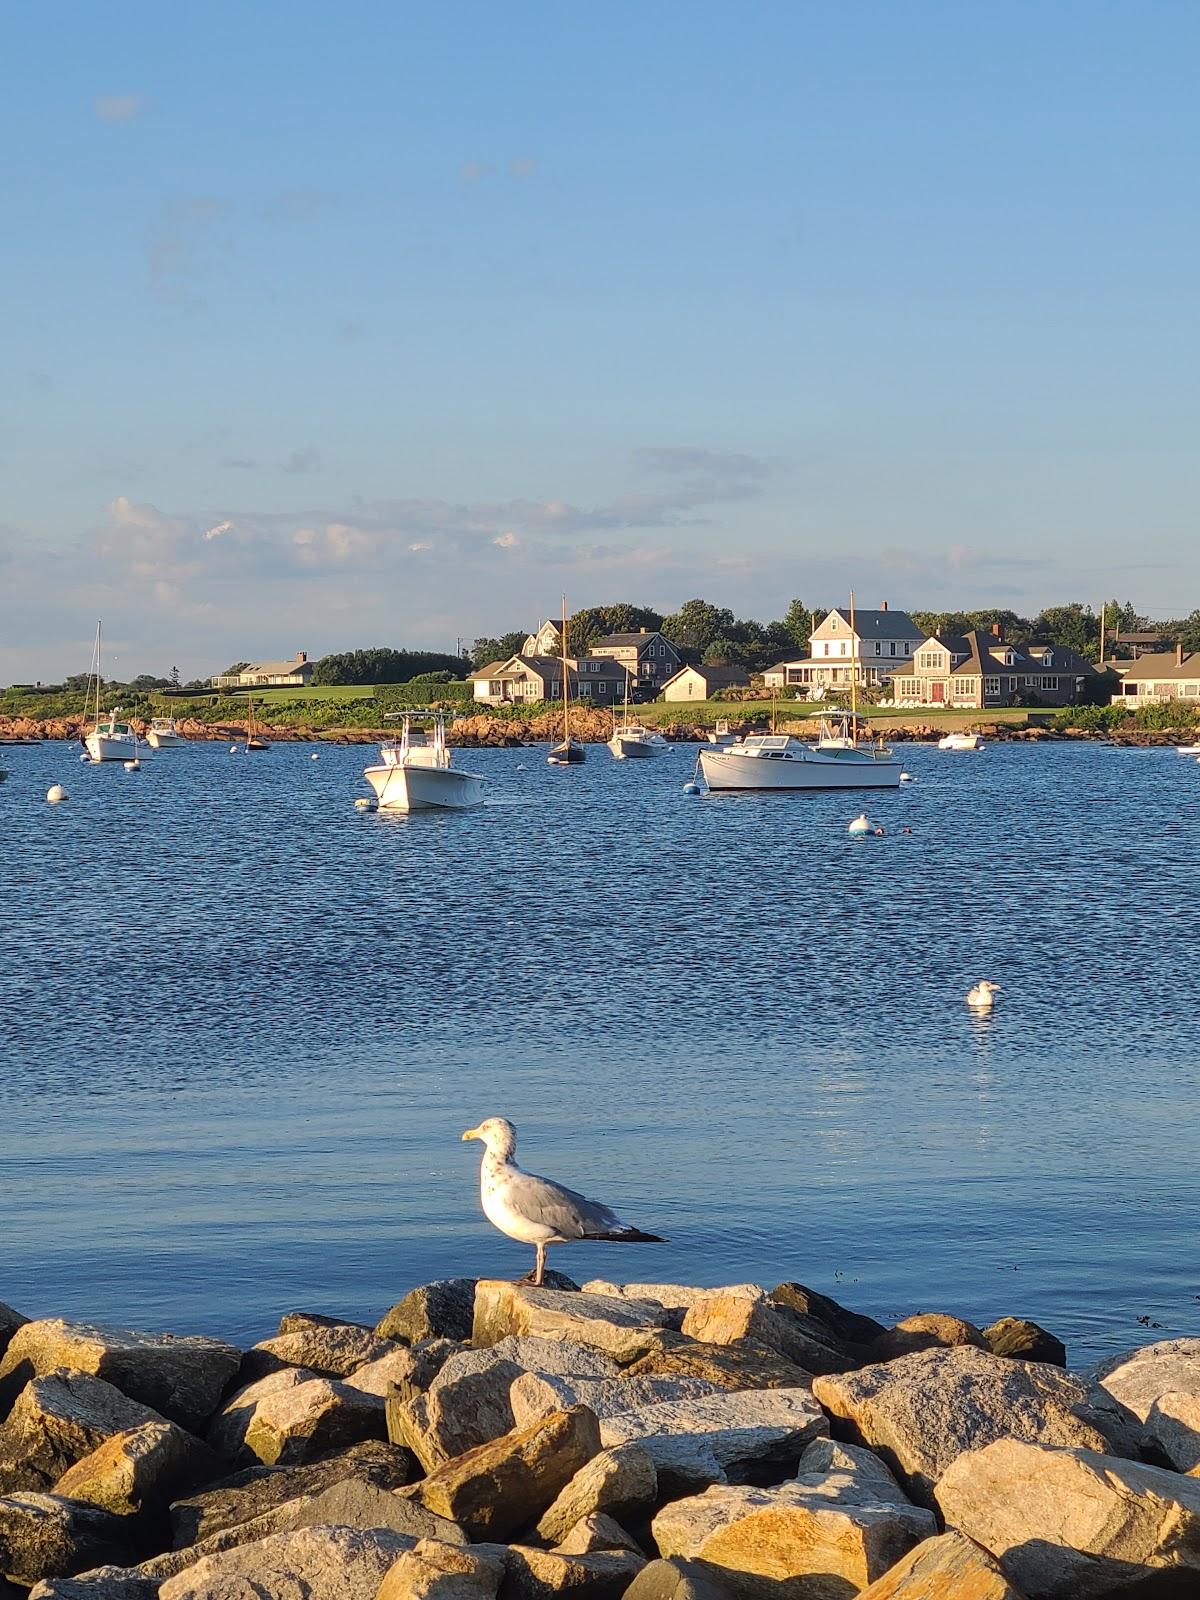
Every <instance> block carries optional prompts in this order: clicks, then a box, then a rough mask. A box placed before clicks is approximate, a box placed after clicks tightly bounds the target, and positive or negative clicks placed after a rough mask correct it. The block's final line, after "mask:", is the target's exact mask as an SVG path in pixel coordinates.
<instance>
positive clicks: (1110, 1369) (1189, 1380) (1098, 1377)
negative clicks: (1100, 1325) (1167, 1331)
mask: <svg viewBox="0 0 1200 1600" xmlns="http://www.w3.org/2000/svg"><path fill="white" fill-rule="evenodd" d="M1088 1379H1089V1381H1090V1382H1091V1383H1093V1384H1094V1385H1096V1386H1097V1387H1098V1388H1101V1389H1103V1390H1104V1392H1105V1393H1106V1394H1107V1395H1110V1396H1111V1397H1112V1398H1113V1399H1114V1400H1116V1401H1118V1402H1119V1403H1120V1404H1121V1405H1122V1406H1124V1407H1125V1408H1126V1410H1127V1411H1129V1412H1132V1414H1133V1415H1134V1416H1135V1417H1137V1418H1138V1420H1139V1421H1141V1422H1145V1420H1146V1418H1147V1417H1148V1416H1149V1415H1150V1408H1151V1406H1153V1404H1154V1402H1155V1401H1156V1400H1157V1399H1158V1398H1159V1396H1160V1395H1164V1394H1200V1339H1160V1340H1159V1341H1158V1343H1157V1344H1148V1345H1144V1346H1143V1347H1142V1348H1141V1349H1140V1350H1129V1351H1126V1353H1125V1354H1124V1355H1119V1356H1112V1357H1110V1358H1109V1360H1107V1361H1102V1362H1101V1363H1100V1365H1099V1366H1097V1367H1093V1368H1092V1370H1091V1372H1090V1373H1089V1374H1088Z"/></svg>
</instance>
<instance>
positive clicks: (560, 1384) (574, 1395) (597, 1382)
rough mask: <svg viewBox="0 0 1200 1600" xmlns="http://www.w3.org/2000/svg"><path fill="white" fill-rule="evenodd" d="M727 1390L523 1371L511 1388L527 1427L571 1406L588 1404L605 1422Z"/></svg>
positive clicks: (684, 1382) (694, 1382)
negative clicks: (661, 1404)
mask: <svg viewBox="0 0 1200 1600" xmlns="http://www.w3.org/2000/svg"><path fill="white" fill-rule="evenodd" d="M723 1392H724V1391H723V1390H722V1389H720V1388H719V1386H718V1385H717V1384H715V1383H708V1382H706V1380H705V1379H703V1378H560V1377H557V1376H555V1375H553V1374H550V1373H540V1372H523V1373H521V1374H519V1376H518V1377H517V1378H516V1379H515V1380H514V1382H513V1385H512V1388H511V1389H510V1390H509V1394H508V1397H509V1402H510V1404H511V1406H512V1414H513V1422H514V1425H515V1426H516V1427H518V1428H527V1427H529V1425H530V1424H531V1423H533V1422H539V1421H540V1420H541V1419H542V1418H543V1417H548V1416H549V1415H550V1413H551V1412H552V1411H563V1410H565V1409H566V1407H567V1406H586V1407H587V1408H588V1410H589V1411H591V1412H592V1413H594V1415H595V1416H596V1417H597V1418H599V1419H600V1420H601V1421H603V1420H604V1419H605V1418H606V1417H616V1416H620V1414H621V1413H622V1412H624V1411H636V1410H638V1409H639V1408H640V1407H641V1406H652V1405H657V1404H659V1402H660V1401H663V1400H698V1399H700V1398H701V1397H702V1396H704V1395H710V1394H721V1393H723Z"/></svg>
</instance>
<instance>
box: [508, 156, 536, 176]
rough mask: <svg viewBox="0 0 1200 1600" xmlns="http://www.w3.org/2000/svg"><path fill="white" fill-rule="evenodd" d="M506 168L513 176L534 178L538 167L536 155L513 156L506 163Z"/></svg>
mask: <svg viewBox="0 0 1200 1600" xmlns="http://www.w3.org/2000/svg"><path fill="white" fill-rule="evenodd" d="M508 170H509V172H510V173H511V174H512V176H513V177H514V178H536V177H537V175H538V171H539V167H538V160H537V157H536V156H514V157H513V159H512V160H511V161H510V162H509V163H508Z"/></svg>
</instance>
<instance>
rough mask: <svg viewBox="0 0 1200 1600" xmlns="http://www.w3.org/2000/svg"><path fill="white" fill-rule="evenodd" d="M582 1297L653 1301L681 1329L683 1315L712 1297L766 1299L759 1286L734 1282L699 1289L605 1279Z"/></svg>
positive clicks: (593, 1283)
mask: <svg viewBox="0 0 1200 1600" xmlns="http://www.w3.org/2000/svg"><path fill="white" fill-rule="evenodd" d="M581 1293H583V1294H603V1295H607V1296H608V1297H609V1298H610V1299H616V1300H635V1301H637V1300H652V1301H653V1302H654V1304H655V1305H659V1306H662V1308H663V1310H664V1311H667V1312H670V1314H671V1322H670V1326H671V1327H673V1328H678V1327H679V1326H680V1324H681V1323H682V1321H683V1318H684V1313H685V1312H686V1311H688V1310H689V1309H690V1308H691V1307H692V1306H694V1305H696V1304H697V1303H698V1302H699V1301H701V1300H706V1299H708V1298H710V1297H711V1296H712V1295H730V1294H732V1295H740V1296H741V1297H742V1298H743V1299H745V1300H765V1299H766V1298H767V1294H766V1290H765V1289H762V1288H760V1287H759V1285H758V1284H757V1283H731V1284H727V1285H726V1286H725V1287H724V1288H718V1289H697V1288H693V1287H692V1286H690V1285H689V1284H684V1283H609V1282H608V1280H607V1279H605V1278H593V1279H592V1281H591V1282H590V1283H585V1284H584V1285H583V1288H582V1290H581Z"/></svg>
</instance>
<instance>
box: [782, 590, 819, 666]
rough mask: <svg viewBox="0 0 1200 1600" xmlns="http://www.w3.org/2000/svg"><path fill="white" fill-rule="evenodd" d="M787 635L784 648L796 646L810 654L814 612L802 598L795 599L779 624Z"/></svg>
mask: <svg viewBox="0 0 1200 1600" xmlns="http://www.w3.org/2000/svg"><path fill="white" fill-rule="evenodd" d="M779 626H780V627H781V628H782V629H783V631H784V633H785V634H786V635H787V643H786V644H785V646H784V648H785V649H787V648H790V647H791V646H793V645H794V646H795V648H796V649H797V650H802V651H803V652H804V654H805V655H807V654H808V641H809V637H810V636H811V634H812V631H813V613H812V612H811V611H810V610H809V609H808V607H807V606H806V605H805V604H804V602H803V601H801V600H793V601H792V603H791V605H790V606H789V607H788V608H787V611H786V612H785V613H784V617H783V621H782V622H781V623H780V624H779Z"/></svg>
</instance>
